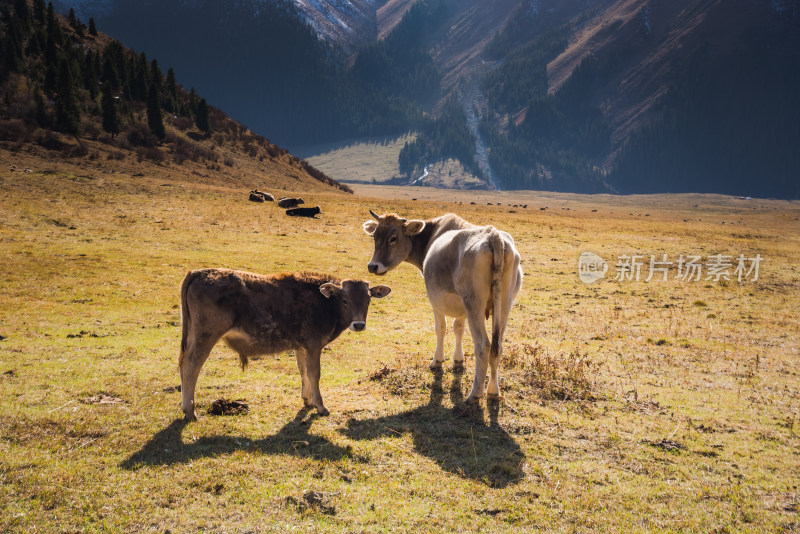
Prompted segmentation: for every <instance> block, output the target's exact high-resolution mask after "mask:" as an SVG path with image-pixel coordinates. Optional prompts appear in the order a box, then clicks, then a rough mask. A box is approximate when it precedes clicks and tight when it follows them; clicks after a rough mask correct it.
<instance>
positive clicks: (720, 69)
mask: <svg viewBox="0 0 800 534" xmlns="http://www.w3.org/2000/svg"><path fill="white" fill-rule="evenodd" d="M61 4H62V5H65V6H67V5H71V4H72V5H78V4H80V5H81V6H82V7H86V9H87V10H88V9H95V10H97V12H98V16H99V17H100V18H99V20H102V21H103V23H104V25H107V26H104V27H109V28H112V29H113V34H114V35H115V37H117V38H120V39H122V40H123V41H124V42H125V43H127V44H131V45H133V46H136V47H140V48H145V47H146V48H147V49H148V50H153V51H155V52H156V53H157V54H158V56H159V57H160V58H163V59H164V60H166V61H167V62H168V63H169V64H171V65H175V66H176V67H177V68H179V70H180V72H181V73H182V79H184V80H185V81H188V82H189V83H190V84H191V85H193V86H195V87H197V88H198V90H199V91H200V92H202V93H203V94H204V95H206V96H207V97H208V98H209V99H210V100H213V101H214V102H215V103H217V104H218V105H220V106H221V107H222V108H223V109H225V110H226V112H228V113H230V114H231V116H233V117H235V118H237V119H239V120H241V121H244V122H246V123H247V124H248V125H249V126H250V127H251V128H252V129H253V130H254V131H257V132H261V133H264V134H266V135H268V136H269V137H270V138H272V139H275V140H277V141H278V142H279V143H281V144H283V145H285V146H289V147H290V148H293V147H296V148H297V149H302V148H304V147H308V146H311V145H314V144H317V143H324V142H333V141H337V140H345V139H354V138H364V137H373V138H374V137H384V138H397V137H399V136H402V135H404V134H406V133H407V132H411V131H413V132H418V133H419V135H418V136H417V137H416V141H414V142H412V143H410V144H409V146H408V147H406V148H405V149H404V150H403V151H402V152H401V154H400V158H399V166H400V169H401V172H402V173H403V174H404V175H405V179H406V181H408V182H411V181H414V180H416V179H417V178H418V177H419V176H421V175H422V174H423V171H424V169H425V168H426V167H429V166H430V165H432V164H434V163H436V162H441V161H446V160H448V159H451V158H454V159H457V160H458V161H459V162H460V163H461V164H462V166H463V168H464V169H465V170H466V172H468V173H470V174H471V175H473V176H475V177H477V178H478V179H481V180H483V181H484V182H485V183H487V186H488V184H492V183H494V182H496V185H497V187H499V188H503V189H520V188H524V189H546V190H558V191H574V192H623V193H624V192H656V191H660V192H686V191H705V192H720V193H729V194H738V195H750V196H779V197H788V198H795V197H797V196H798V195H800V192H798V186H797V182H798V179H797V178H796V177H797V176H800V162H798V158H797V156H796V155H795V153H796V151H795V150H794V149H793V148H792V147H794V146H798V144H800V132H798V128H796V127H795V126H793V125H796V124H798V123H800V104H798V99H797V98H796V97H795V96H794V95H796V94H798V88H799V83H800V82H798V79H799V78H800V44H798V39H800V2H798V1H797V0H498V1H493V2H483V1H477V0H463V1H459V0H374V1H373V0H320V1H313V2H312V1H310V0H308V1H305V0H298V1H295V2H286V1H283V0H263V1H251V2H247V1H237V2H225V3H220V2H213V1H211V0H161V1H155V0H143V1H134V0H107V1H105V2H104V1H103V0H61ZM109 5H113V9H111V10H109V9H108V6H109ZM87 6H88V7H87ZM91 6H94V7H91ZM337 28H338V29H337ZM337 32H338V33H337ZM356 34H357V37H354V36H355V35H356ZM348 35H349V36H348ZM354 50H355V52H353V51H354ZM232 87H235V90H231V88H232ZM423 183H424V182H423Z"/></svg>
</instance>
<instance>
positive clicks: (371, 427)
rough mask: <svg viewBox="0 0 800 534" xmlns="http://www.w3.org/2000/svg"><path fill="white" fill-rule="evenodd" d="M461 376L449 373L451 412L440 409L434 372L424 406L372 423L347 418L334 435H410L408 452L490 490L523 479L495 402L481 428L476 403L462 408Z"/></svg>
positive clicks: (515, 447)
mask: <svg viewBox="0 0 800 534" xmlns="http://www.w3.org/2000/svg"><path fill="white" fill-rule="evenodd" d="M462 377H463V374H462V372H455V371H454V373H453V382H452V384H451V385H450V400H451V402H452V403H453V405H454V408H452V409H448V408H445V407H444V406H442V400H443V399H444V388H443V386H442V371H441V370H437V371H435V372H434V381H433V384H432V386H431V394H430V399H429V401H428V404H427V405H425V406H420V407H417V408H414V409H413V410H407V411H405V412H402V413H399V414H395V415H388V416H383V417H376V418H374V419H361V420H357V419H350V420H348V421H347V426H346V428H345V429H343V430H340V432H342V433H343V434H345V435H346V436H347V437H349V438H351V439H355V440H374V439H380V438H386V437H390V436H397V435H399V434H411V436H412V440H413V444H414V450H415V451H416V452H417V453H419V454H422V455H423V456H426V457H428V458H430V459H432V460H433V461H435V462H436V463H437V464H438V465H439V466H440V467H441V468H442V469H444V470H445V471H448V472H451V473H454V474H456V475H458V476H460V477H463V478H469V479H473V480H478V481H480V482H482V483H484V484H486V485H487V486H490V487H493V488H504V487H506V486H508V485H511V484H516V483H518V482H520V481H521V480H522V479H523V478H524V477H525V473H524V471H523V469H522V464H523V461H524V459H525V454H524V453H523V452H522V450H521V449H520V447H519V445H518V444H517V443H516V442H515V441H514V439H513V438H512V437H511V436H510V435H509V434H508V433H507V432H506V431H505V430H504V429H503V428H502V427H501V426H500V424H499V423H498V414H499V411H500V403H499V402H498V401H489V402H487V411H488V414H489V421H488V423H487V422H486V420H485V415H484V410H483V408H482V407H481V406H480V405H479V404H474V405H473V404H465V403H464V396H463V393H462V391H461V381H462Z"/></svg>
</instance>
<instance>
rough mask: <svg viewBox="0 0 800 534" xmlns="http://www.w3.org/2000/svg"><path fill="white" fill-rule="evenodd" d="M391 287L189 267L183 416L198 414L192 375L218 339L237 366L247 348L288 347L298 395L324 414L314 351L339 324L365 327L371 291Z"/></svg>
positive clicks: (381, 293) (377, 293) (184, 299)
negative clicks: (229, 350) (297, 372)
mask: <svg viewBox="0 0 800 534" xmlns="http://www.w3.org/2000/svg"><path fill="white" fill-rule="evenodd" d="M390 291H391V289H389V288H388V287H386V286H374V287H371V288H370V287H369V284H368V283H367V282H365V281H361V280H339V279H338V278H335V277H332V276H328V275H324V274H317V273H307V272H301V273H282V274H274V275H261V274H254V273H248V272H244V271H234V270H231V269H203V270H199V271H191V272H190V273H189V274H187V275H186V278H185V279H184V280H183V285H182V286H181V314H182V318H183V337H182V338H181V352H180V358H179V360H178V367H179V368H180V372H181V394H182V408H183V413H184V414H185V417H186V419H197V415H196V414H195V411H194V410H195V405H194V389H195V385H196V384H197V377H198V375H199V374H200V368H201V367H203V363H205V361H206V359H207V358H208V355H209V354H210V353H211V349H212V348H213V347H214V345H216V344H217V342H218V341H219V340H220V339H222V340H223V341H224V342H225V343H226V344H227V345H228V346H229V347H231V348H232V349H233V350H235V351H236V352H237V353H238V354H239V359H240V361H241V364H242V367H243V368H244V367H245V365H247V361H248V357H249V356H255V355H261V354H273V353H276V352H282V351H288V350H294V351H295V354H296V357H297V367H298V368H299V369H300V377H301V381H302V397H303V402H304V403H305V405H306V406H314V407H315V408H316V409H317V411H318V412H319V413H320V415H328V410H327V409H326V408H325V406H324V405H323V404H322V395H320V392H319V376H320V363H319V356H320V352H321V351H322V349H323V347H325V346H326V345H327V344H328V343H330V342H331V341H333V340H334V339H336V338H337V337H339V334H341V333H342V332H343V331H344V330H345V329H347V328H350V329H351V330H355V331H356V332H360V331H362V330H364V328H365V327H366V319H367V310H368V308H369V302H370V297H374V298H382V297H385V296H386V295H388V294H389V293H390Z"/></svg>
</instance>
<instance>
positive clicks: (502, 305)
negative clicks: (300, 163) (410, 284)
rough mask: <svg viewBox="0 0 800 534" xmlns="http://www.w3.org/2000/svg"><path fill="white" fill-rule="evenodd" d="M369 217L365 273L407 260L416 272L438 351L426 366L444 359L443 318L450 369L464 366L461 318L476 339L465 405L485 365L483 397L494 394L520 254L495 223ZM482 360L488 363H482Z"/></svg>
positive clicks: (479, 392)
mask: <svg viewBox="0 0 800 534" xmlns="http://www.w3.org/2000/svg"><path fill="white" fill-rule="evenodd" d="M370 214H371V215H372V216H373V217H374V218H375V219H376V220H374V221H373V220H369V221H366V222H365V223H364V225H363V227H364V231H365V232H366V233H367V234H369V235H371V236H372V237H373V238H374V240H375V252H374V254H373V256H372V260H371V261H370V262H369V264H368V265H367V268H368V269H369V272H371V273H373V274H379V275H383V274H386V273H387V272H389V271H391V270H392V269H394V268H395V267H397V266H398V265H399V264H400V263H401V262H404V261H406V262H408V263H410V264H411V265H414V266H415V267H417V268H418V269H420V270H421V271H422V275H423V277H424V279H425V290H426V291H427V293H428V299H429V300H430V302H431V306H432V307H433V318H434V321H435V327H436V352H435V353H434V355H433V360H432V361H431V365H430V367H431V369H435V368H439V367H441V365H442V362H443V361H444V334H445V331H446V329H447V324H446V317H454V318H455V320H454V321H453V330H454V331H455V337H456V346H455V352H454V355H453V365H454V367H455V368H460V367H463V365H464V351H463V349H462V346H461V340H462V338H463V335H464V320H465V319H466V320H467V321H468V322H469V329H470V332H471V333H472V339H473V340H474V342H475V381H474V382H473V384H472V391H471V392H470V394H469V397H467V401H468V402H471V401H476V400H477V399H479V398H481V397H483V394H484V381H485V380H486V368H487V363H488V365H489V367H490V368H491V376H490V379H489V388H488V390H487V392H486V393H487V395H488V397H489V398H498V397H499V396H500V385H499V383H498V380H497V366H498V364H499V363H500V358H501V351H502V348H501V347H502V342H503V333H504V332H505V328H506V324H507V322H508V316H509V314H510V313H511V306H512V304H513V303H514V298H515V297H516V295H517V293H519V290H520V288H521V287H522V267H520V255H519V252H517V249H516V248H515V246H514V239H513V238H512V237H511V235H509V234H508V233H507V232H501V231H499V230H497V229H496V228H494V227H493V226H476V225H474V224H470V223H468V222H467V221H465V220H464V219H462V218H461V217H459V216H457V215H454V214H452V213H448V214H445V215H442V216H441V217H437V218H435V219H431V220H429V221H419V220H411V221H409V220H406V219H402V218H400V217H398V216H397V215H394V214H388V215H383V216H378V215H376V214H375V213H374V212H373V211H372V210H370ZM489 315H492V317H493V319H492V341H491V343H489V339H488V337H487V335H486V325H485V322H484V321H485V319H488V318H489ZM487 356H488V358H487Z"/></svg>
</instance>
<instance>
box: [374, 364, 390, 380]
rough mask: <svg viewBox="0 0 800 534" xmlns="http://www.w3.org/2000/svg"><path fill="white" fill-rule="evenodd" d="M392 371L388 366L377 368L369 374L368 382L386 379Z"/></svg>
mask: <svg viewBox="0 0 800 534" xmlns="http://www.w3.org/2000/svg"><path fill="white" fill-rule="evenodd" d="M394 371H395V370H394V369H392V368H391V367H389V366H388V365H384V366H383V367H379V368H377V369H375V370H374V371H372V372H371V373H370V374H369V379H370V380H383V379H384V378H386V377H387V376H389V375H390V374H392V373H393V372H394Z"/></svg>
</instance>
